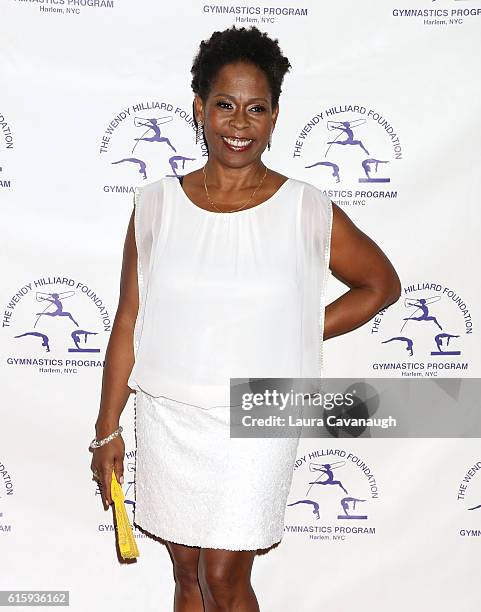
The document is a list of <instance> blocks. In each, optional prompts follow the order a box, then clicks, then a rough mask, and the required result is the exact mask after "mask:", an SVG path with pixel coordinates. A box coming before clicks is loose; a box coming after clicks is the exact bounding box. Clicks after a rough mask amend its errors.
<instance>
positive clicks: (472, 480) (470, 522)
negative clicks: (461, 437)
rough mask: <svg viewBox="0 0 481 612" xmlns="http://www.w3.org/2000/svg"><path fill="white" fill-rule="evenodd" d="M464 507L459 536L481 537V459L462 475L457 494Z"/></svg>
mask: <svg viewBox="0 0 481 612" xmlns="http://www.w3.org/2000/svg"><path fill="white" fill-rule="evenodd" d="M456 498H457V501H458V503H459V504H460V505H461V507H462V512H461V514H460V515H459V525H458V534H459V535H460V536H461V537H463V538H466V537H468V538H472V537H477V538H479V537H480V536H481V459H476V460H474V461H473V462H472V463H471V464H470V465H469V466H468V467H467V468H466V469H465V470H464V471H463V473H462V478H461V480H460V482H459V484H458V489H457V492H456Z"/></svg>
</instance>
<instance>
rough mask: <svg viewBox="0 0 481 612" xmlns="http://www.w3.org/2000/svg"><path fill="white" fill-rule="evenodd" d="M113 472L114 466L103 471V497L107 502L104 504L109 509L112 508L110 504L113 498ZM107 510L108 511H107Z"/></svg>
mask: <svg viewBox="0 0 481 612" xmlns="http://www.w3.org/2000/svg"><path fill="white" fill-rule="evenodd" d="M112 470H113V466H108V467H106V468H104V469H103V470H102V476H101V478H102V485H103V487H102V489H103V490H102V495H103V499H104V500H105V501H104V503H105V505H106V506H107V508H108V507H109V506H110V504H111V503H112V496H111V492H110V485H111V482H112ZM107 508H106V509H107Z"/></svg>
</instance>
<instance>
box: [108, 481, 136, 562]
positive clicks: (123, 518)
mask: <svg viewBox="0 0 481 612" xmlns="http://www.w3.org/2000/svg"><path fill="white" fill-rule="evenodd" d="M111 496H112V501H113V502H114V510H115V522H116V523H117V528H116V532H117V536H118V543H119V549H120V554H121V555H122V558H123V559H134V558H135V557H138V556H139V549H138V547H137V542H136V541H135V538H134V534H133V532H132V527H131V525H130V523H129V517H128V516H127V509H126V508H125V497H124V492H123V491H122V487H121V485H120V484H119V482H118V480H117V477H116V476H115V471H114V470H112V483H111Z"/></svg>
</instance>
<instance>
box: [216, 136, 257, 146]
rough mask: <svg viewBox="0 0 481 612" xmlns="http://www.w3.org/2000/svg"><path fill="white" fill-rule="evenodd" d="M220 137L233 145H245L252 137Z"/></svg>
mask: <svg viewBox="0 0 481 612" xmlns="http://www.w3.org/2000/svg"><path fill="white" fill-rule="evenodd" d="M222 138H223V139H224V140H225V141H226V142H227V143H229V144H230V145H231V146H233V147H246V146H247V145H248V144H249V143H251V142H252V138H246V139H240V138H227V137H226V136H222Z"/></svg>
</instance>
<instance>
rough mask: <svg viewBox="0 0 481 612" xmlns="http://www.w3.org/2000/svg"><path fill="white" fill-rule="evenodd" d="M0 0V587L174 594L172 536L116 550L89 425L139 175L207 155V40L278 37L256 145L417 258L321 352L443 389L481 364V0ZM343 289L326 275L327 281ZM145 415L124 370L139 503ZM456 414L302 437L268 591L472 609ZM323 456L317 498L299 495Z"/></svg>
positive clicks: (337, 601)
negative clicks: (201, 73)
mask: <svg viewBox="0 0 481 612" xmlns="http://www.w3.org/2000/svg"><path fill="white" fill-rule="evenodd" d="M0 9H1V24H2V28H1V30H2V34H1V43H0V44H1V51H2V52H1V54H0V67H1V83H2V88H1V91H2V94H1V97H0V198H1V204H2V208H1V210H2V240H1V247H2V283H1V287H0V302H1V316H2V329H1V363H0V375H1V380H2V384H1V386H2V402H1V418H0V551H1V554H0V558H1V561H0V589H3V590H62V591H69V602H70V608H71V609H72V610H75V612H83V611H85V610H105V609H114V608H115V609H116V610H118V612H127V611H128V610H131V609H141V610H145V611H146V612H147V611H152V612H153V611H154V610H159V611H162V612H167V611H169V610H171V609H172V600H173V592H174V582H173V576H172V564H171V560H170V557H169V554H168V551H167V548H166V546H165V544H163V543H162V542H160V541H157V540H155V539H152V538H149V537H147V536H146V535H145V534H144V533H141V532H140V531H139V530H137V529H136V530H135V535H136V538H137V542H138V546H139V549H140V557H139V559H138V560H137V561H136V562H134V563H129V564H125V563H121V562H119V559H118V555H117V552H116V547H115V532H114V527H113V513H112V509H109V510H108V511H104V510H103V507H102V504H101V499H100V495H99V491H98V490H97V486H96V483H95V482H94V481H92V480H91V471H90V461H91V455H90V453H89V452H88V444H89V443H90V441H91V439H92V438H93V436H94V433H95V432H94V423H95V420H96V417H97V413H98V408H99V398H100V389H101V377H102V368H103V364H104V358H105V349H106V346H107V342H108V339H109V334H110V332H111V330H112V323H113V320H114V316H115V312H116V307H117V303H118V296H119V283H120V270H121V258H122V248H123V242H124V238H125V232H126V228H127V223H128V220H129V217H130V214H131V211H132V207H133V194H134V189H135V187H136V186H139V185H145V184H148V183H149V182H152V181H155V180H157V179H159V178H161V177H163V176H173V175H176V174H184V173H186V172H189V171H191V170H193V169H195V168H198V167H200V166H201V165H203V164H204V163H205V161H206V150H205V148H203V147H202V146H201V145H196V144H195V130H194V123H193V115H192V99H193V94H192V92H191V89H190V81H191V75H190V67H191V64H192V59H193V57H194V55H195V54H196V52H197V49H198V45H199V43H200V41H201V40H203V39H206V38H208V37H210V35H211V34H212V32H213V31H215V30H223V29H225V28H227V27H230V26H231V25H233V24H236V25H237V26H239V27H240V26H246V27H247V26H249V25H256V26H257V27H259V28H260V29H262V30H263V31H266V32H268V33H269V34H270V35H271V36H273V37H275V38H278V40H279V43H280V46H281V48H282V50H283V52H284V53H285V54H286V55H287V56H288V57H289V59H290V61H291V64H292V70H291V72H290V73H288V74H287V75H286V78H285V81H284V86H283V92H282V95H281V99H280V114H279V120H278V123H277V127H276V130H275V132H274V135H273V139H272V148H271V150H270V152H267V151H266V153H265V156H264V161H265V163H266V164H267V165H269V166H270V167H272V168H274V169H276V170H278V171H279V172H282V173H284V174H286V175H289V176H292V177H296V178H299V179H302V180H306V181H309V182H311V183H313V184H315V185H316V186H317V187H319V188H321V189H322V190H323V191H324V192H325V193H326V194H328V195H329V197H330V198H331V199H332V201H333V202H335V203H337V204H338V205H339V206H341V207H342V209H343V210H344V211H345V212H346V213H347V214H348V215H349V216H350V217H351V219H352V220H353V221H354V222H355V223H356V224H357V225H358V227H360V228H361V229H362V230H363V231H364V232H366V233H367V234H368V235H369V236H371V237H372V238H373V239H374V240H375V241H376V242H377V243H378V244H379V245H380V246H381V248H382V249H383V250H384V251H385V252H386V254H387V255H388V256H389V258H390V259H391V261H392V262H393V264H394V265H395V267H396V269H397V271H398V273H399V276H400V278H401V281H402V295H401V298H400V299H399V300H398V302H396V304H394V305H392V306H391V307H389V308H388V309H385V310H384V311H381V312H380V313H379V314H378V315H377V316H376V317H374V318H373V319H372V320H371V321H369V322H368V323H366V324H365V325H363V326H362V327H360V328H358V329H356V330H355V331H353V332H351V333H349V334H345V335H343V336H340V337H337V338H333V339H330V340H329V341H327V342H326V345H325V366H326V370H325V371H326V375H327V376H330V377H392V378H401V377H417V378H420V377H421V378H423V377H424V378H428V377H429V378H432V379H434V380H435V382H436V381H437V383H436V384H438V385H439V386H440V388H441V389H442V380H438V379H443V378H452V377H457V378H476V377H479V376H480V371H481V359H480V355H479V351H478V346H479V328H478V325H479V319H480V317H481V313H480V300H481V292H480V288H479V281H476V278H478V270H477V268H478V266H479V235H480V233H479V232H480V223H479V218H480V214H479V208H478V207H479V199H480V198H479V195H480V178H479V177H480V150H479V135H480V134H481V119H480V117H481V107H480V106H481V105H480V97H481V86H480V80H479V77H478V72H479V61H480V48H481V45H480V33H481V2H480V1H475V0H472V1H470V0H435V1H434V0H398V1H393V0H373V1H371V2H362V3H361V2H356V1H354V0H344V1H343V0H337V1H336V2H329V1H327V0H299V1H292V0H291V1H289V2H286V1H284V0H273V1H272V2H268V1H263V2H259V1H255V0H252V1H241V2H237V3H230V2H225V1H222V0H217V1H216V2H212V3H206V2H202V1H200V0H199V1H197V0H183V1H182V2H175V3H167V2H159V1H155V0H136V1H135V2H134V1H133V0H105V1H104V0H17V1H15V0H1V1H0ZM346 290H347V288H346V287H345V286H344V285H342V284H341V283H340V282H339V281H337V280H336V279H335V278H334V277H333V276H331V277H330V279H329V284H328V297H329V301H332V300H333V299H335V298H336V297H338V296H339V295H341V294H342V293H344V292H345V291H346ZM406 409H407V410H408V409H409V405H407V406H406ZM477 409H479V403H476V402H474V403H473V410H474V411H476V410H477ZM134 415H135V414H134V401H133V395H132V396H131V399H130V400H129V402H128V404H127V406H126V408H125V410H124V412H123V414H122V417H121V424H122V425H123V427H124V439H125V443H126V457H125V476H126V478H125V484H124V491H125V496H126V502H127V506H128V512H129V517H130V520H131V521H132V519H133V517H134V512H135V450H136V449H135V431H134ZM463 435H464V436H465V437H464V438H463V437H457V438H453V437H448V438H445V439H440V438H427V437H423V438H413V437H411V438H398V439H393V438H387V437H384V438H383V437H370V435H369V432H368V431H365V432H364V433H363V434H362V435H353V434H352V433H351V434H350V433H349V432H348V431H342V430H339V431H338V432H337V434H336V435H335V436H326V437H324V438H318V439H316V438H304V439H301V441H300V446H299V456H298V459H297V462H296V468H295V472H294V478H293V485H292V492H291V496H290V499H289V503H290V504H291V505H289V506H288V507H287V509H286V527H285V535H284V537H283V540H282V542H281V543H280V545H279V546H277V547H275V548H273V549H272V550H270V551H268V552H267V553H264V554H261V555H258V556H257V558H256V561H255V563H254V569H253V585H254V588H255V590H256V593H257V595H258V599H259V601H260V603H261V609H262V610H265V611H269V612H291V611H292V610H297V611H298V612H311V611H314V610H321V609H325V610H330V611H331V612H368V611H369V612H381V611H382V612H384V611H385V610H390V611H391V612H406V611H407V610H409V611H410V612H425V611H426V610H437V611H438V612H451V611H452V610H453V609H456V610H458V612H472V611H473V610H475V609H477V608H479V605H480V603H481V594H480V591H479V580H478V574H479V558H480V555H481V445H480V443H479V440H478V439H476V438H469V431H464V434H463ZM321 473H322V474H324V478H323V482H324V484H325V486H322V487H317V489H314V490H312V491H310V499H311V500H314V501H315V502H316V503H311V504H309V505H308V504H295V503H294V502H295V501H296V500H299V499H300V498H302V496H303V495H304V496H305V494H306V492H307V490H308V489H309V488H311V489H312V486H311V485H310V484H309V483H312V481H313V480H316V479H319V476H320V474H321ZM227 476H228V475H227ZM179 483H183V485H182V486H185V487H188V486H189V474H179ZM346 499H347V501H346ZM353 500H357V505H355V504H353V503H352V502H353ZM354 506H355V507H354ZM14 609H17V607H15V608H14ZM18 609H21V608H20V607H18ZM41 609H47V607H42V608H41Z"/></svg>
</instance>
